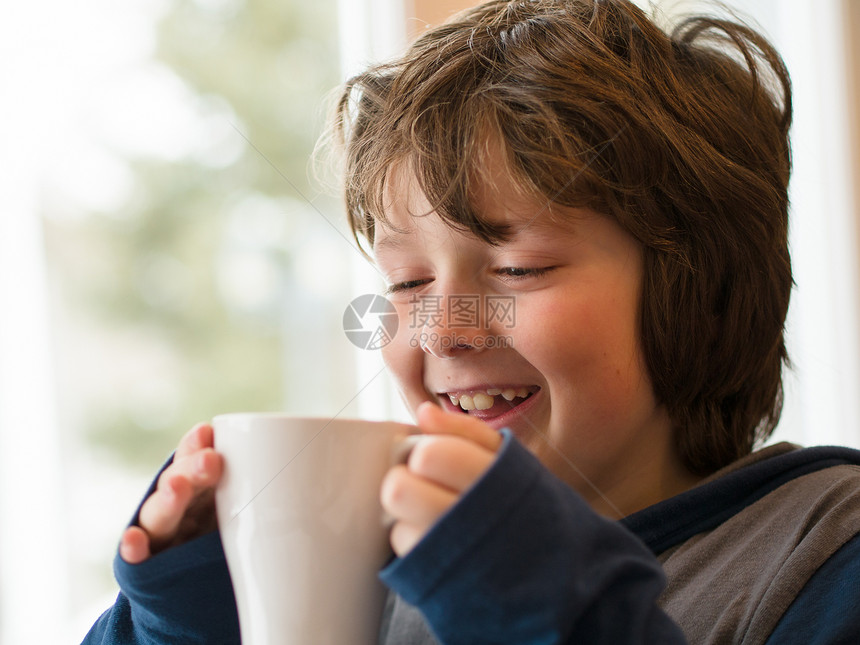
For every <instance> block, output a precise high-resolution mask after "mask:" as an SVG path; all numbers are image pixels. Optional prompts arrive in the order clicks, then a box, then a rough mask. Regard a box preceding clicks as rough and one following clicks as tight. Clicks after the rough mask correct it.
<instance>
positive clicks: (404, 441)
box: [382, 434, 425, 529]
mask: <svg viewBox="0 0 860 645" xmlns="http://www.w3.org/2000/svg"><path fill="white" fill-rule="evenodd" d="M424 436H425V435H423V434H410V435H406V436H405V437H402V438H400V439H397V440H396V441H395V442H394V444H393V445H392V446H391V466H396V465H398V464H406V462H407V461H409V455H411V454H412V450H413V449H414V448H415V446H417V445H418V442H419V441H420V440H421V439H422V438H423V437H424ZM382 525H383V526H384V527H385V528H386V529H390V528H391V527H392V526H394V518H393V517H392V516H391V515H389V514H388V513H386V512H385V511H383V512H382Z"/></svg>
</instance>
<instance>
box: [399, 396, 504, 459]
mask: <svg viewBox="0 0 860 645" xmlns="http://www.w3.org/2000/svg"><path fill="white" fill-rule="evenodd" d="M415 417H416V420H417V422H418V427H419V428H421V431H422V432H424V433H425V434H448V435H454V436H457V437H463V438H464V439H469V440H470V441H473V442H474V443H476V444H478V445H479V446H483V447H484V448H486V449H487V450H491V451H492V452H496V451H497V450H498V449H499V446H501V445H502V436H501V435H500V434H499V433H498V432H497V431H496V430H494V429H493V428H491V427H490V426H489V425H487V424H486V423H484V422H483V421H480V420H478V419H475V418H474V417H470V416H469V415H468V414H460V413H448V412H445V411H444V410H442V408H440V407H439V406H438V405H435V404H434V403H431V402H430V401H425V402H424V403H422V404H421V405H419V406H418V409H417V410H416V411H415Z"/></svg>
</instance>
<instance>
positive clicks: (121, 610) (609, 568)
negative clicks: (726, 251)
mask: <svg viewBox="0 0 860 645" xmlns="http://www.w3.org/2000/svg"><path fill="white" fill-rule="evenodd" d="M858 463H860V453H857V452H855V451H850V450H845V449H809V450H793V451H789V452H787V453H784V454H778V455H776V456H773V457H771V458H770V459H765V460H763V461H760V462H756V463H753V464H752V465H749V466H748V467H746V468H742V469H736V470H734V471H733V472H731V473H728V474H727V475H725V476H721V477H716V478H714V479H713V480H712V481H709V482H707V483H705V484H703V485H702V486H699V487H697V488H695V489H693V490H691V491H688V492H687V493H685V494H683V495H681V496H678V497H676V498H672V499H671V500H666V501H665V502H661V503H660V504H658V505H655V506H654V507H651V508H649V509H645V510H644V511H641V512H640V513H637V514H635V515H634V516H631V517H629V518H626V519H625V520H624V521H623V522H613V521H610V520H607V519H604V518H602V517H600V516H598V515H597V514H595V513H594V512H593V511H592V510H591V509H590V508H589V507H588V506H587V505H586V504H585V502H584V501H583V500H582V499H581V498H580V497H579V496H578V495H577V494H576V493H575V492H574V491H573V490H572V489H570V488H569V487H568V486H566V485H565V484H564V483H562V482H561V481H560V480H558V479H557V478H555V477H554V476H553V475H552V474H550V473H549V472H548V471H547V470H546V469H545V468H544V467H543V466H542V465H541V464H540V463H539V462H538V461H537V459H535V458H534V457H533V456H532V455H531V454H530V453H529V452H528V451H527V450H525V448H523V447H522V446H521V445H520V444H519V443H518V442H517V441H515V440H514V439H513V438H512V437H511V436H510V435H509V434H507V433H506V436H505V441H504V444H503V446H502V449H501V451H500V453H499V456H498V458H497V460H496V461H495V463H494V464H493V466H492V467H491V469H490V470H489V471H488V472H487V473H486V474H485V475H484V477H483V478H482V479H481V480H480V481H479V482H477V484H476V485H475V486H474V487H473V488H472V489H471V490H470V491H468V492H467V494H466V495H465V496H464V497H463V499H462V500H461V501H460V502H459V503H458V504H457V505H456V506H455V507H454V508H453V509H451V511H449V513H448V514H446V515H445V516H444V517H443V518H442V519H441V520H440V521H439V522H438V523H437V525H436V526H435V527H434V528H433V529H431V531H430V533H429V534H428V535H427V536H426V537H425V538H424V540H422V542H420V543H419V544H418V545H417V546H416V547H415V548H414V549H413V550H412V551H411V552H410V553H409V554H408V555H407V556H406V557H404V558H401V559H395V560H394V561H392V563H391V564H390V565H389V566H388V567H386V568H385V570H383V572H382V573H381V577H382V580H383V581H384V582H385V583H386V584H387V585H388V586H389V587H390V588H391V589H392V592H393V593H394V594H397V595H396V602H395V603H394V604H393V605H392V607H393V611H392V612H391V613H390V615H389V616H388V619H387V622H386V624H385V625H384V626H383V634H382V636H381V641H380V642H382V643H385V644H386V645H395V644H396V645H432V644H434V643H437V642H438V643H442V644H444V645H460V644H463V645H466V644H468V645H483V644H487V645H489V644H490V643H494V644H496V643H498V644H502V643H510V644H516V645H538V644H540V645H543V644H547V645H549V644H559V645H563V644H566V643H606V644H612V645H624V644H626V643H660V644H665V645H672V644H673V643H684V642H687V640H685V636H684V634H683V633H682V630H681V628H680V627H679V624H678V622H680V623H685V619H689V618H695V617H689V616H674V620H673V618H670V616H669V614H667V612H666V610H665V609H664V608H663V607H662V605H663V601H664V600H665V596H664V597H661V593H664V587H665V584H666V580H665V575H664V571H663V568H662V567H661V560H665V558H666V555H665V554H672V553H676V554H677V553H679V552H682V550H683V549H684V548H686V547H687V546H688V545H694V543H695V541H696V540H697V539H698V538H700V537H701V535H703V534H706V533H707V532H708V531H711V530H713V529H714V526H717V527H720V526H724V525H728V524H730V521H731V520H732V518H737V517H739V516H740V515H741V514H742V513H743V512H744V511H745V509H746V510H748V509H750V508H751V505H754V504H757V503H759V504H760V503H767V501H768V500H769V499H771V497H768V496H769V495H772V494H773V493H774V491H777V492H778V491H780V490H783V488H784V487H785V486H786V485H787V482H793V481H800V479H801V478H803V477H805V476H808V475H810V473H817V472H819V471H821V472H825V471H827V472H830V471H828V470H827V469H830V468H832V467H834V466H840V465H844V464H858ZM852 468H854V467H852ZM856 470H857V471H858V473H860V469H856ZM852 472H853V471H852ZM848 476H849V483H850V481H851V480H850V476H851V473H849V474H848ZM857 476H858V479H857V481H858V482H860V474H858V475H857ZM843 478H844V477H843ZM840 481H841V480H840ZM830 497H833V496H832V495H830ZM830 497H827V499H830ZM843 497H845V499H842V500H839V499H832V500H830V501H832V502H833V504H834V505H835V506H836V507H837V508H840V509H842V511H844V510H845V506H846V504H847V505H849V506H851V507H852V509H853V511H851V512H849V513H848V517H854V516H860V502H857V501H856V500H855V498H854V497H853V496H851V495H847V496H846V495H843ZM827 503H830V502H827ZM840 504H841V506H840ZM842 511H840V512H842ZM819 515H821V516H822V517H825V518H826V516H827V515H826V512H825V511H821V512H820V513H819ZM840 517H841V516H840ZM823 521H824V520H823ZM813 528H814V527H813ZM672 536H675V537H672ZM822 548H823V547H822ZM658 555H659V556H660V560H658V557H657V556H658ZM677 557H680V556H677ZM673 562H674V561H673V560H671V559H669V560H668V561H665V562H664V563H665V564H666V566H669V565H672V563H673ZM690 566H694V564H691V565H690ZM749 566H755V565H754V563H753V561H752V560H751V561H750V565H749ZM781 566H782V567H783V568H784V567H785V566H787V565H781ZM115 573H116V577H117V580H118V581H119V583H120V588H121V593H120V596H119V598H118V600H117V602H116V604H115V605H114V607H113V608H112V609H110V610H109V611H108V612H106V613H105V614H104V615H103V616H102V617H101V618H100V619H99V621H98V622H97V623H96V624H95V625H94V627H93V629H92V631H91V632H90V634H89V635H88V636H87V638H86V640H85V641H84V642H85V643H87V644H90V645H92V644H101V645H108V644H110V645H118V644H129V645H130V644H137V643H141V644H143V643H146V644H154V643H207V644H221V643H223V644H225V645H226V644H229V643H238V642H239V632H238V619H237V617H236V610H235V602H234V599H233V592H232V587H231V585H230V580H229V574H228V572H227V568H226V564H225V561H224V555H223V551H222V549H221V543H220V539H219V536H218V534H217V533H212V534H209V535H207V536H204V537H202V538H199V539H197V540H194V541H193V542H190V543H188V544H185V545H182V546H180V547H175V548H173V549H170V550H168V551H165V552H163V553H160V554H158V555H156V556H154V557H152V558H150V560H148V561H147V562H145V563H142V564H140V565H129V564H127V563H125V562H123V561H122V560H121V559H120V558H119V557H117V558H116V561H115ZM789 578H790V576H789ZM669 582H670V589H669V591H673V585H674V584H675V582H674V581H673V580H672V579H670V581H669ZM706 591H707V590H706ZM699 592H701V590H699ZM744 593H745V590H743V589H738V596H739V597H741V596H742V595H743V594H744ZM683 595H684V590H681V596H683ZM858 598H860V539H857V538H856V537H853V538H850V539H847V540H844V543H842V544H840V545H838V546H837V547H836V548H835V552H834V554H833V555H832V557H829V558H828V559H826V561H825V562H824V563H823V564H822V566H820V567H818V568H817V570H816V571H815V572H814V574H813V575H812V576H811V577H810V578H809V580H808V582H803V581H801V583H800V584H799V591H798V593H796V594H795V596H794V597H793V598H792V599H791V600H792V602H790V603H789V606H788V609H787V610H786V611H785V612H782V613H781V614H780V616H778V617H777V618H778V620H776V621H775V622H776V626H775V628H774V629H773V631H772V633H771V634H770V635H768V637H767V643H773V644H774V645H775V644H777V643H783V644H784V643H803V644H804V645H806V644H807V643H821V644H822V645H823V644H824V643H843V642H854V641H855V640H856V641H857V642H860V608H858V606H857V599H858ZM686 622H690V621H689V620H687V621H686ZM693 622H695V621H693ZM815 639H818V640H815ZM716 642H719V641H716ZM732 642H735V639H733V640H732ZM736 642H746V641H742V640H741V639H736Z"/></svg>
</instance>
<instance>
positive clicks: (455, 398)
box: [448, 387, 529, 410]
mask: <svg viewBox="0 0 860 645" xmlns="http://www.w3.org/2000/svg"><path fill="white" fill-rule="evenodd" d="M499 394H501V395H502V397H503V398H504V399H505V400H506V401H513V400H514V399H515V398H516V397H520V398H522V399H524V398H526V397H527V396H528V395H529V390H528V388H526V387H520V388H516V389H515V388H512V387H509V388H507V389H505V390H500V389H498V388H490V389H488V390H486V392H473V393H472V394H449V395H448V398H449V399H451V403H453V404H454V405H459V406H460V407H461V408H463V409H464V410H489V409H490V408H491V407H493V404H494V403H495V397H496V396H497V395H499Z"/></svg>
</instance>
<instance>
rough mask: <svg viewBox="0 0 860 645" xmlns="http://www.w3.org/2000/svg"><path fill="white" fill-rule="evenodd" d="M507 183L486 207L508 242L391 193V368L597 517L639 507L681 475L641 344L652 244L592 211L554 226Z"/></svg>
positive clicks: (387, 235)
mask: <svg viewBox="0 0 860 645" xmlns="http://www.w3.org/2000/svg"><path fill="white" fill-rule="evenodd" d="M501 179H502V178H500V180H499V181H494V182H493V184H494V187H493V189H489V188H487V189H486V190H484V191H483V194H481V195H479V197H480V199H479V200H478V205H479V209H480V212H481V213H482V215H483V216H484V217H486V218H488V219H490V220H492V221H493V222H494V223H498V224H504V225H508V226H510V231H511V233H512V234H511V236H510V237H509V239H508V240H507V241H505V242H503V243H502V244H501V245H498V246H493V245H490V244H488V243H486V242H483V241H481V240H479V239H478V238H476V237H474V236H473V235H471V234H464V233H460V232H457V231H455V230H453V229H452V228H451V227H450V226H448V225H447V224H446V223H445V222H443V221H442V219H441V218H440V217H439V216H437V215H436V214H429V215H427V216H413V214H422V213H428V212H429V211H430V205H429V204H428V203H427V200H426V198H425V197H424V195H423V194H422V193H421V191H420V190H419V189H418V188H417V186H416V184H415V182H414V181H403V182H400V183H399V184H397V186H398V188H397V189H395V190H393V191H392V195H393V197H394V199H391V200H389V201H390V202H391V207H390V210H389V211H388V213H387V215H388V217H390V220H391V223H392V224H393V225H394V227H396V228H399V229H402V231H395V230H393V228H394V227H379V228H378V230H377V238H376V241H375V244H374V253H375V255H376V259H377V263H378V266H379V267H380V269H381V270H382V271H383V273H384V274H385V276H386V278H387V280H388V282H389V284H390V285H391V289H390V291H389V296H388V297H389V300H391V301H392V302H393V303H394V304H395V306H396V307H397V309H398V312H399V313H400V327H399V331H398V333H397V335H396V336H395V338H394V340H393V341H392V342H391V343H390V344H389V345H387V346H386V347H385V348H384V349H383V352H384V357H385V361H386V363H387V365H388V367H389V368H390V370H391V372H392V373H393V374H394V376H395V378H396V380H397V382H398V384H399V387H400V389H401V392H402V395H403V397H404V399H405V400H406V402H407V404H408V406H409V407H410V409H412V410H413V411H414V410H415V408H416V407H417V406H418V405H419V404H420V403H422V402H423V401H428V400H429V401H433V402H435V403H437V404H439V405H440V406H442V407H443V408H444V409H445V410H448V411H450V412H452V413H456V414H465V413H468V414H471V415H473V416H475V417H478V418H480V419H482V420H484V421H485V422H486V423H488V424H490V425H491V426H493V427H494V428H497V429H500V428H503V427H509V428H511V430H512V431H513V432H514V434H515V435H516V436H517V437H518V438H519V439H520V440H521V441H523V442H524V443H525V445H526V446H527V447H528V448H529V449H530V450H531V451H532V452H533V453H535V454H536V455H537V456H538V457H539V458H540V460H541V461H542V462H543V463H544V464H545V465H546V466H547V467H549V468H550V469H551V470H552V471H553V472H555V474H556V475H558V476H559V477H561V478H562V479H564V480H566V481H567V482H568V483H569V484H571V485H572V486H573V487H574V488H576V489H577V490H578V491H579V492H580V493H581V494H582V495H583V496H584V497H585V498H586V499H587V500H589V501H590V503H591V504H592V505H593V506H594V507H595V508H596V509H598V510H599V511H602V512H604V513H606V514H608V515H618V514H619V513H620V514H627V513H629V512H632V511H633V510H636V509H637V508H641V507H642V506H644V505H647V504H649V503H653V502H654V501H657V499H655V495H656V496H657V497H659V498H662V497H665V496H666V494H665V493H666V491H665V490H663V489H666V488H667V487H668V488H672V486H673V484H672V483H671V482H669V483H667V482H666V481H665V480H666V478H667V477H671V475H672V473H676V472H680V471H679V464H678V463H677V460H676V459H675V458H674V456H673V455H674V454H675V453H674V450H673V447H672V437H671V435H672V433H671V427H670V423H669V420H668V416H667V414H666V411H665V410H664V409H663V407H661V406H660V405H658V404H657V402H656V401H655V397H654V394H653V391H652V387H651V382H650V379H649V376H648V372H647V370H646V367H645V363H644V360H643V356H642V352H641V349H640V345H639V340H638V332H637V330H638V323H637V320H638V318H637V312H638V305H639V300H640V290H641V283H642V266H643V260H642V250H641V248H640V245H639V244H638V242H637V241H636V240H635V239H634V238H633V237H632V236H631V235H629V234H628V233H627V232H626V231H625V230H624V229H622V228H621V227H620V226H619V225H618V224H617V223H615V222H614V221H613V220H611V219H610V218H608V217H605V216H601V215H599V214H596V213H593V212H591V211H588V210H585V209H572V208H561V207H557V206H556V207H554V211H553V213H554V216H555V219H556V220H557V219H559V218H563V219H564V221H565V224H564V225H560V224H558V223H557V222H556V223H553V221H551V219H550V217H549V214H548V213H547V211H546V207H545V205H543V204H540V203H536V202H533V201H531V200H529V199H526V198H524V197H522V196H521V195H520V194H518V193H517V192H516V191H514V190H513V189H511V187H510V182H508V183H507V184H506V183H505V182H504V181H502V180H501ZM499 391H501V393H499ZM524 395H525V396H524ZM512 396H513V398H512V400H510V401H509V400H507V399H509V398H511V397H512ZM457 402H459V405H457ZM487 406H489V407H487ZM464 407H466V408H470V407H477V408H486V409H483V410H482V409H472V410H469V411H468V412H464V411H463V408H464ZM655 489H659V490H655ZM672 492H674V491H669V494H671V493H672Z"/></svg>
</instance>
